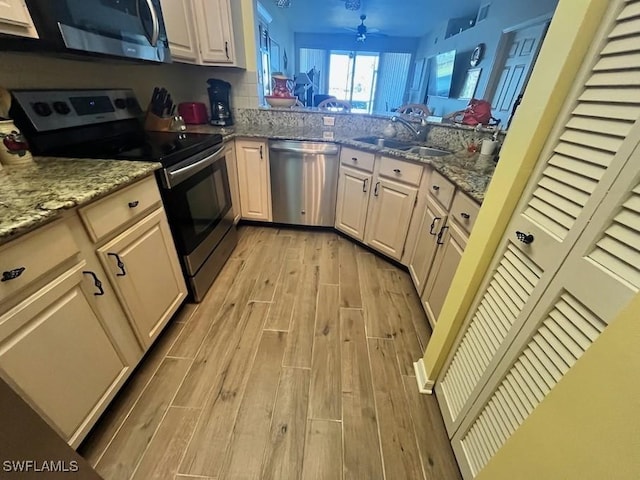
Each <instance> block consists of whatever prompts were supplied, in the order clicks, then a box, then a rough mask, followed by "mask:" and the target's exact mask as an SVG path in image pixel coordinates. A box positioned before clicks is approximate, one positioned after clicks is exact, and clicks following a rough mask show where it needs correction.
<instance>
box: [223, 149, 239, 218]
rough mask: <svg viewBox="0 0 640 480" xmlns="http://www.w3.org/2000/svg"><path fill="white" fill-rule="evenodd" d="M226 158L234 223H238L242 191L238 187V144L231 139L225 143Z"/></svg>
mask: <svg viewBox="0 0 640 480" xmlns="http://www.w3.org/2000/svg"><path fill="white" fill-rule="evenodd" d="M224 158H225V162H226V165H227V175H228V177H229V190H231V204H232V208H233V223H235V224H236V225H237V224H238V222H239V221H240V216H241V208H240V192H239V187H238V162H237V160H236V144H235V141H234V140H231V141H229V142H227V143H226V144H225V147H224Z"/></svg>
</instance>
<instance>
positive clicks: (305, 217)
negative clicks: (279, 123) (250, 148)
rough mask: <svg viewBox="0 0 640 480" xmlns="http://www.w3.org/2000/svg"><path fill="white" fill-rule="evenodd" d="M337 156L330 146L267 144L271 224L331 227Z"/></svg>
mask: <svg viewBox="0 0 640 480" xmlns="http://www.w3.org/2000/svg"><path fill="white" fill-rule="evenodd" d="M339 154H340V147H339V146H338V145H335V144H333V143H322V142H299V141H294V140H284V141H282V140H271V141H269V163H270V165H271V167H270V168H271V204H272V215H273V221H274V222H276V223H286V224H291V225H317V226H327V227H332V226H333V224H334V220H335V214H336V194H337V190H338V164H339Z"/></svg>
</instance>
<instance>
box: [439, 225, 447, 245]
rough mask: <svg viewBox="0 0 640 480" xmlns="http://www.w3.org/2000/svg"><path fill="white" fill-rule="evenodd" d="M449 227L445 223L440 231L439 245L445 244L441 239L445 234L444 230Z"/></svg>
mask: <svg viewBox="0 0 640 480" xmlns="http://www.w3.org/2000/svg"><path fill="white" fill-rule="evenodd" d="M448 228H449V226H448V225H445V226H444V227H442V228H441V229H440V233H438V242H437V243H438V245H444V242H443V241H441V240H442V236H443V235H444V232H445V231H446V230H447V229H448Z"/></svg>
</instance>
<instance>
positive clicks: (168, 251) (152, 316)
mask: <svg viewBox="0 0 640 480" xmlns="http://www.w3.org/2000/svg"><path fill="white" fill-rule="evenodd" d="M97 253H98V257H99V258H100V261H101V262H102V264H103V266H104V269H105V271H106V272H107V276H108V277H109V280H110V281H111V284H112V285H113V286H114V288H115V290H116V293H117V295H118V297H119V298H120V301H121V303H122V305H123V307H124V309H125V311H126V312H127V314H128V316H129V318H130V319H131V321H132V324H133V327H134V328H135V330H136V333H137V334H138V338H139V339H140V340H141V342H142V345H143V346H144V347H148V346H149V345H151V343H153V341H154V340H155V339H156V337H157V336H158V335H159V334H160V332H161V331H162V328H163V327H164V326H165V325H166V324H167V322H168V321H169V319H170V318H171V316H172V315H173V313H175V311H176V310H177V309H178V307H179V306H180V304H181V303H182V301H183V300H184V299H185V298H186V296H187V291H186V286H185V283H184V278H183V276H182V271H181V269H180V265H179V263H178V259H177V256H176V253H175V246H174V244H173V240H172V238H171V232H170V230H169V224H168V223H167V218H166V215H165V213H164V210H163V209H161V208H159V209H157V210H155V211H154V212H152V213H151V214H149V215H147V216H146V217H145V218H144V219H143V220H141V221H139V222H138V223H136V224H135V225H133V226H132V227H131V228H129V229H128V230H126V231H124V232H123V233H122V234H120V235H118V236H117V237H116V238H114V239H113V240H111V241H110V242H108V243H107V244H105V245H104V246H102V247H100V248H98V250H97Z"/></svg>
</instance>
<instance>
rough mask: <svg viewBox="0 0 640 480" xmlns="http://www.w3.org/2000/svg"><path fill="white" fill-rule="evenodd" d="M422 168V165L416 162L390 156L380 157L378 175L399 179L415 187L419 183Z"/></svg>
mask: <svg viewBox="0 0 640 480" xmlns="http://www.w3.org/2000/svg"><path fill="white" fill-rule="evenodd" d="M422 169H423V167H422V165H418V164H417V163H411V162H404V161H402V160H398V159H395V158H390V157H382V158H381V159H380V175H383V176H385V177H389V178H393V179H395V180H400V181H401V182H405V183H409V184H411V185H415V186H416V187H417V186H418V185H420V179H421V178H422Z"/></svg>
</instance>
